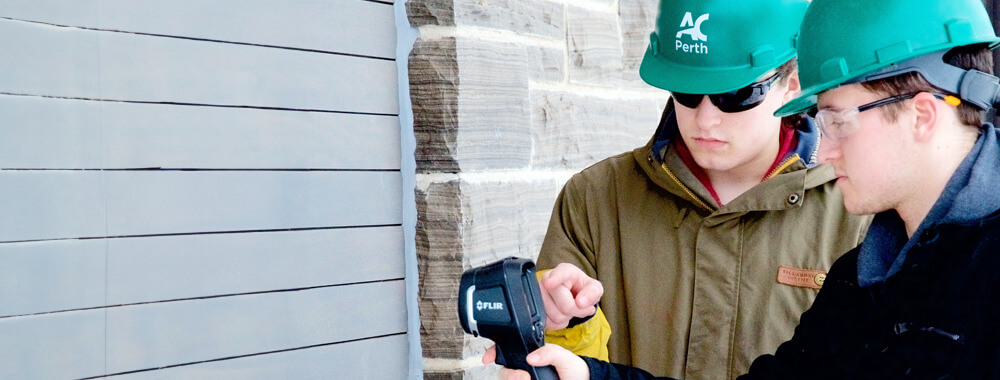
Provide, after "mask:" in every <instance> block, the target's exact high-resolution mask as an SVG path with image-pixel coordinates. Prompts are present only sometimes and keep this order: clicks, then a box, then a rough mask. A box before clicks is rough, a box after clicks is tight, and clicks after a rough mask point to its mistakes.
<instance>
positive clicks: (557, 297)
mask: <svg viewBox="0 0 1000 380" xmlns="http://www.w3.org/2000/svg"><path fill="white" fill-rule="evenodd" d="M538 285H539V288H540V290H541V292H542V301H543V302H544V303H545V328H546V329H547V330H559V329H564V328H566V326H568V325H569V320H570V319H573V318H574V317H576V318H586V317H589V316H591V315H594V313H595V312H597V308H596V307H594V305H596V304H597V301H599V300H600V299H601V296H602V295H604V285H601V282H600V281H597V280H595V279H593V278H590V276H587V274H586V273H583V271H582V270H580V268H577V267H576V266H574V265H573V264H568V263H562V264H559V265H557V266H556V267H555V268H553V269H552V270H550V271H548V272H545V274H543V275H542V280H541V281H539V283H538Z"/></svg>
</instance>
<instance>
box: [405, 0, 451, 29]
mask: <svg viewBox="0 0 1000 380" xmlns="http://www.w3.org/2000/svg"><path fill="white" fill-rule="evenodd" d="M406 16H407V18H408V19H409V20H410V25H412V26H414V27H419V26H423V25H452V26H453V25H455V2H454V1H453V0H409V1H407V2H406Z"/></svg>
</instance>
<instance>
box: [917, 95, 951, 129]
mask: <svg viewBox="0 0 1000 380" xmlns="http://www.w3.org/2000/svg"><path fill="white" fill-rule="evenodd" d="M913 110H914V114H913V116H914V125H913V131H914V137H915V138H916V139H917V141H927V140H930V138H931V137H932V136H933V135H934V132H936V131H937V128H936V127H937V125H938V118H939V117H940V116H941V115H940V112H942V111H944V110H943V109H942V108H941V103H940V102H938V101H937V98H936V97H934V95H932V94H931V93H929V92H921V93H919V94H917V95H916V96H914V97H913Z"/></svg>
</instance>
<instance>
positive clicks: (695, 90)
mask: <svg viewBox="0 0 1000 380" xmlns="http://www.w3.org/2000/svg"><path fill="white" fill-rule="evenodd" d="M808 5H809V2H808V1H807V0H753V1H741V2H734V1H732V0H660V9H659V13H658V14H657V17H656V29H655V31H653V33H652V34H650V36H649V47H648V48H647V49H646V55H645V57H643V59H642V64H641V65H640V66H639V76H640V77H642V79H643V80H644V81H645V82H646V83H649V84H650V85H653V86H655V87H659V88H662V89H664V90H667V91H676V92H684V93H690V94H718V93H723V92H728V91H732V90H736V89H739V88H741V87H745V86H747V85H749V84H751V83H753V82H754V81H756V80H757V79H759V78H760V77H761V76H762V75H764V74H765V73H767V72H768V71H770V70H773V69H775V68H777V67H778V66H781V65H782V64H784V63H785V62H788V60H790V59H792V58H794V57H795V42H794V39H795V35H796V34H797V33H798V31H799V24H800V21H801V20H802V16H803V15H804V14H805V12H806V7H807V6H808Z"/></svg>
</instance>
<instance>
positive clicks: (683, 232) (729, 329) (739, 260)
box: [538, 0, 869, 379]
mask: <svg viewBox="0 0 1000 380" xmlns="http://www.w3.org/2000/svg"><path fill="white" fill-rule="evenodd" d="M807 4H808V2H807V1H806V0H758V1H753V2H743V3H740V4H739V5H738V6H734V5H733V3H732V2H731V1H725V0H663V1H661V3H660V8H659V15H658V18H657V24H656V25H657V28H656V32H654V33H653V34H652V36H651V43H650V46H649V48H648V50H647V53H646V55H645V57H644V59H643V61H642V64H641V67H640V75H641V77H642V78H643V80H645V81H646V82H647V83H649V84H651V85H653V86H656V87H658V88H661V89H664V90H667V91H670V92H671V94H672V100H671V101H669V102H668V104H667V106H666V109H665V110H664V112H663V116H662V119H661V122H660V125H659V128H658V129H657V130H656V132H655V134H654V136H653V137H652V139H651V140H650V142H649V143H648V144H647V145H646V146H643V147H640V148H638V149H635V150H634V151H631V152H627V153H624V154H621V155H618V156H615V157H611V158H608V159H606V160H604V161H602V162H599V163H597V164H595V165H594V166H592V167H590V168H587V169H585V170H584V171H582V172H581V173H578V174H576V175H575V176H573V177H572V178H571V179H570V180H569V181H568V182H567V184H566V185H565V187H564V189H563V191H562V193H561V194H560V196H559V197H558V199H557V201H556V205H555V208H554V211H553V214H552V219H551V222H550V224H549V229H548V232H547V234H546V237H545V240H544V243H543V245H542V248H541V253H540V256H539V259H538V263H539V267H540V268H555V269H553V270H552V271H549V272H547V273H545V274H543V275H542V276H543V278H542V281H541V283H542V286H543V295H544V296H543V298H545V301H546V312H547V314H548V321H547V323H548V324H547V328H548V329H552V330H555V331H550V332H549V334H548V336H547V341H549V342H555V343H558V344H562V345H564V346H566V347H568V348H570V349H572V350H574V351H575V352H577V353H579V354H583V355H588V356H593V357H601V358H610V359H611V360H612V361H616V362H621V363H628V364H633V365H638V366H641V367H643V368H646V369H649V370H650V371H652V372H653V373H656V374H659V375H670V376H676V377H681V376H683V377H688V378H713V379H724V378H730V377H732V376H734V375H736V374H738V373H741V372H742V371H745V370H746V369H747V368H748V367H749V365H750V362H751V360H753V358H755V357H756V356H757V355H760V354H763V353H766V352H771V351H773V350H774V349H775V348H776V347H777V346H778V344H779V343H781V342H783V341H785V340H787V339H788V338H790V337H791V336H792V330H793V328H794V326H795V325H796V323H797V322H798V317H799V315H800V314H801V313H802V311H804V310H805V309H806V308H807V307H808V306H809V304H810V303H811V302H812V300H813V299H814V297H815V296H816V293H817V291H818V289H819V288H820V287H821V286H822V285H823V279H824V276H825V274H826V271H827V270H828V269H829V268H830V266H831V265H832V264H833V262H834V260H836V258H837V257H839V256H840V255H841V254H843V253H844V252H847V251H848V250H850V249H851V248H854V247H855V246H857V245H858V244H859V243H860V241H861V238H862V236H863V233H864V230H865V227H866V226H867V222H868V220H869V218H866V217H856V216H850V215H849V214H848V213H847V211H846V210H845V209H844V207H843V204H842V200H841V194H840V193H839V192H838V191H837V190H836V189H835V188H834V185H833V180H834V175H833V170H832V169H831V168H830V167H827V166H820V165H818V162H817V149H818V142H819V133H818V132H817V131H816V128H815V126H814V124H813V123H812V122H811V121H810V120H809V119H807V118H804V117H802V116H799V115H796V116H789V117H785V118H779V117H775V116H774V115H773V113H774V111H775V110H777V109H778V107H780V106H781V105H783V104H785V102H787V101H788V100H790V99H792V98H793V97H794V96H796V95H797V94H798V93H799V81H798V78H797V74H796V64H795V56H796V52H795V48H794V46H793V45H792V44H793V37H794V35H795V34H796V32H797V30H798V25H799V22H800V20H801V18H802V15H803V14H804V13H805V10H806V6H807ZM705 94H708V95H705ZM598 281H599V282H598ZM602 284H603V286H602ZM602 293H603V297H602ZM598 300H600V305H599V308H595V304H596V303H598ZM574 318H576V319H574ZM567 326H569V328H566V327H567ZM609 333H610V337H609Z"/></svg>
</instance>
